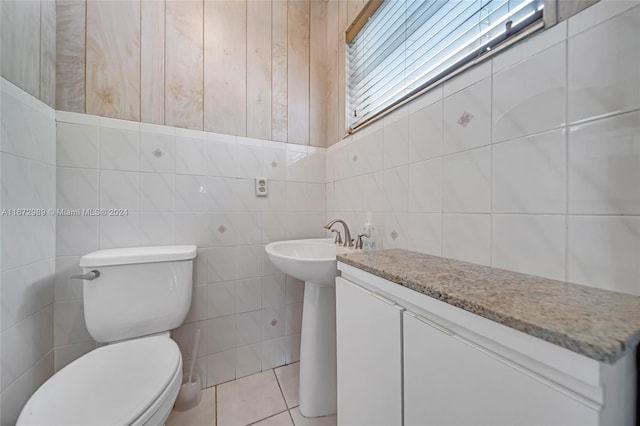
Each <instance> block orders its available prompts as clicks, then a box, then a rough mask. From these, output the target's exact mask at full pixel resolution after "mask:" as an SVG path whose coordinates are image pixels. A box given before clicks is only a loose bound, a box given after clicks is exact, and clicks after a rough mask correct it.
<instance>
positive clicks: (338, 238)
mask: <svg viewBox="0 0 640 426" xmlns="http://www.w3.org/2000/svg"><path fill="white" fill-rule="evenodd" d="M331 232H335V233H336V237H335V238H334V240H333V243H334V244H342V235H341V234H340V231H338V230H337V229H332V230H331Z"/></svg>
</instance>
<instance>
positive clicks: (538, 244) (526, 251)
mask: <svg viewBox="0 0 640 426" xmlns="http://www.w3.org/2000/svg"><path fill="white" fill-rule="evenodd" d="M492 240H493V243H492V266H493V267H495V268H500V269H508V270H510V271H516V272H522V273H524V274H529V275H537V276H540V277H546V278H551V279H554V280H560V281H564V280H565V264H566V261H565V259H566V256H565V241H566V217H565V216H564V215H555V216H545V215H514V216H511V215H494V216H493V238H492Z"/></svg>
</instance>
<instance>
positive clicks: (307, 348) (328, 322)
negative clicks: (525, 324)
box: [265, 238, 353, 417]
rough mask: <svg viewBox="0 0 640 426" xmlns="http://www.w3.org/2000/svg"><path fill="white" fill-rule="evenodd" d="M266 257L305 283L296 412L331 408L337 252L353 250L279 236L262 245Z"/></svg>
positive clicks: (322, 411)
mask: <svg viewBox="0 0 640 426" xmlns="http://www.w3.org/2000/svg"><path fill="white" fill-rule="evenodd" d="M265 250H266V251H267V254H268V255H269V258H270V259H271V262H273V264H274V265H275V266H276V267H277V268H278V269H280V270H281V271H282V272H284V273H285V274H287V275H291V276H292V277H295V278H297V279H299V280H303V281H304V282H305V286H304V304H303V307H302V336H301V342H300V413H301V414H302V415H303V416H305V417H318V416H327V415H330V414H335V412H336V401H337V400H336V288H335V277H336V275H337V274H338V268H337V261H336V256H337V255H339V254H343V253H349V252H351V251H353V250H352V249H349V248H346V247H342V246H337V245H335V244H333V240H332V239H331V238H328V239H310V240H291V241H278V242H274V243H270V244H267V246H266V247H265Z"/></svg>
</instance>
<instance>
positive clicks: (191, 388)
mask: <svg viewBox="0 0 640 426" xmlns="http://www.w3.org/2000/svg"><path fill="white" fill-rule="evenodd" d="M199 343H200V329H197V330H196V336H195V342H194V344H193V351H192V352H191V361H190V363H189V375H188V377H187V380H186V381H185V382H184V383H183V384H182V386H181V387H180V392H178V397H177V398H176V405H175V409H176V410H178V411H185V410H189V409H190V408H193V407H195V406H196V405H198V404H199V403H200V398H202V389H201V387H200V376H199V375H198V373H196V374H194V373H193V369H194V367H195V364H196V355H197V353H198V344H199Z"/></svg>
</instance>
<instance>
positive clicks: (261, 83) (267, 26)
mask: <svg viewBox="0 0 640 426" xmlns="http://www.w3.org/2000/svg"><path fill="white" fill-rule="evenodd" d="M247 136H249V137H252V138H259V139H271V0H261V1H252V0H249V1H248V2H247Z"/></svg>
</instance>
